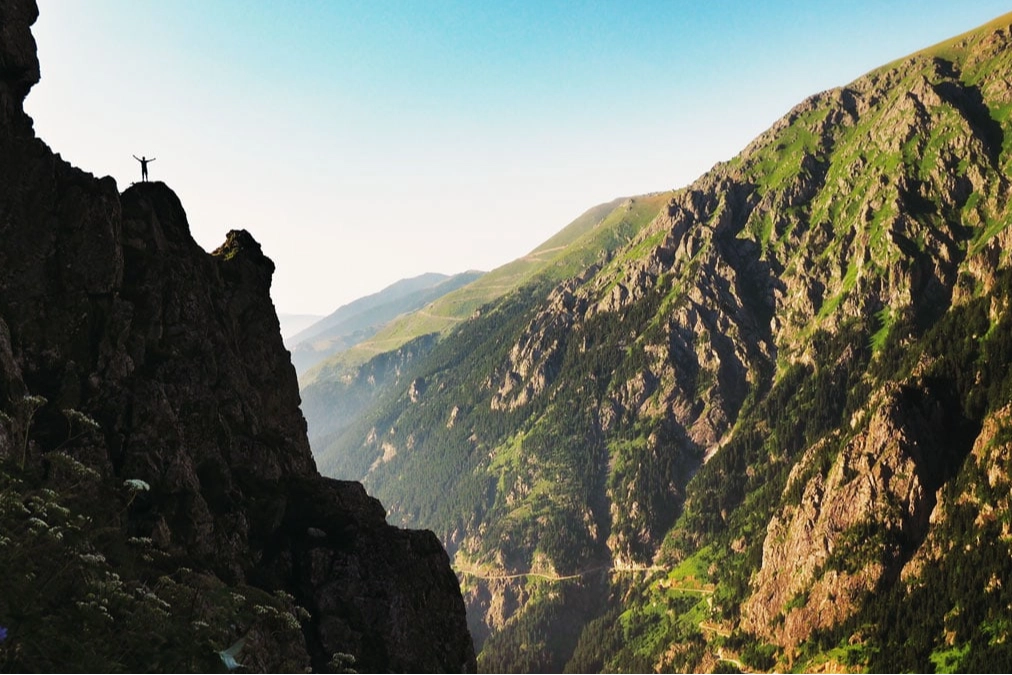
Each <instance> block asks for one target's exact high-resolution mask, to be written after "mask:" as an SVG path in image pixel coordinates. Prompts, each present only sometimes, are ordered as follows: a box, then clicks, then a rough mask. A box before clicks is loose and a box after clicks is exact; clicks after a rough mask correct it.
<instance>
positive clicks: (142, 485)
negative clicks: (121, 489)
mask: <svg viewBox="0 0 1012 675" xmlns="http://www.w3.org/2000/svg"><path fill="white" fill-rule="evenodd" d="M123 485H125V486H127V488H129V489H130V490H131V491H133V492H147V491H148V490H150V489H151V486H150V485H148V484H147V482H145V481H142V480H141V479H140V478H127V479H126V480H125V481H123Z"/></svg>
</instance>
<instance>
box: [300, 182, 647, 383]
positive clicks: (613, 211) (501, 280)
mask: <svg viewBox="0 0 1012 675" xmlns="http://www.w3.org/2000/svg"><path fill="white" fill-rule="evenodd" d="M666 201H667V196H666V195H665V194H664V193H660V194H654V195H644V196H642V197H636V198H630V199H616V200H614V201H611V202H608V203H606V204H600V205H598V206H595V207H594V208H592V209H589V210H588V211H586V212H585V213H584V214H582V215H581V216H580V217H579V218H577V219H576V220H574V221H573V222H572V223H570V224H569V225H567V226H566V227H565V228H563V229H562V230H561V231H560V232H559V233H558V234H556V235H554V236H553V237H552V238H551V239H549V240H547V241H546V242H544V243H543V244H541V245H540V246H538V247H537V248H536V249H534V250H533V251H531V252H530V253H528V254H527V255H525V256H524V257H522V258H518V259H517V260H514V261H512V262H509V263H507V264H505V265H503V266H501V267H498V268H496V269H494V270H492V271H491V272H488V273H487V274H485V275H483V276H482V277H481V278H480V279H477V280H476V281H474V282H472V283H470V284H468V285H466V286H464V287H463V288H459V289H457V290H455V291H453V292H451V293H447V294H446V295H444V296H443V297H441V298H439V299H438V300H435V301H433V302H432V303H430V304H428V305H426V306H425V307H423V308H421V309H419V310H418V311H415V312H411V313H407V314H405V315H404V316H402V317H399V318H397V319H396V320H394V321H391V322H390V323H389V324H388V325H386V326H385V327H384V328H383V329H382V330H380V331H379V332H377V333H376V334H375V335H374V336H372V337H371V338H369V339H366V340H363V341H362V342H360V343H359V344H357V345H355V346H354V347H352V348H350V349H348V350H346V351H344V352H342V353H341V354H338V355H336V356H335V357H334V358H332V359H328V360H327V361H325V362H323V363H321V364H319V365H318V366H317V367H316V368H313V369H312V370H311V371H309V372H308V373H306V374H305V375H304V376H303V378H302V382H303V385H304V386H305V385H308V384H311V383H313V382H316V381H319V380H328V379H334V378H339V377H342V376H344V375H345V374H347V372H348V371H349V369H353V368H355V367H358V366H360V365H362V364H364V363H366V362H367V361H368V360H369V359H371V358H373V357H375V356H377V355H379V354H383V353H387V352H393V351H396V350H397V349H398V348H400V347H402V346H403V345H405V344H407V343H408V342H410V341H412V340H414V339H416V338H418V337H420V336H422V335H428V334H431V333H439V334H441V335H445V334H447V333H448V332H450V331H451V330H453V328H455V327H456V326H457V325H459V324H460V323H461V322H463V321H465V320H467V319H468V318H470V317H471V316H473V315H474V314H475V312H477V311H478V310H479V309H480V308H481V307H482V306H483V305H486V304H488V303H490V302H492V301H494V300H496V299H497V298H499V297H502V296H503V295H505V294H506V293H508V292H511V291H515V290H516V289H518V288H521V287H522V286H524V285H525V284H529V283H531V282H532V281H533V280H535V279H536V278H544V279H550V280H554V281H558V280H560V279H564V278H566V277H568V276H571V275H573V274H575V273H577V272H578V271H580V270H582V269H584V268H586V267H587V266H588V265H589V264H591V263H593V262H594V261H595V260H596V259H597V258H599V257H600V256H602V255H604V254H605V252H607V251H611V250H614V249H615V248H616V247H617V246H618V245H620V244H621V243H623V242H625V241H627V240H628V239H629V238H630V237H631V236H632V235H633V234H634V233H635V232H637V231H638V230H639V228H641V227H643V225H645V224H646V223H648V222H650V221H651V220H653V218H654V217H655V216H656V215H657V212H658V211H659V210H660V208H661V207H662V206H663V205H664V204H665V203H666Z"/></svg>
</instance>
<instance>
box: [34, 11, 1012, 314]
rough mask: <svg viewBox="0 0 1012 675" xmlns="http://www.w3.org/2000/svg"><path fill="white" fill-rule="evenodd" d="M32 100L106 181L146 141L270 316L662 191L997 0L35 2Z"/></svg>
mask: <svg viewBox="0 0 1012 675" xmlns="http://www.w3.org/2000/svg"><path fill="white" fill-rule="evenodd" d="M39 5H40V12H41V16H40V18H39V21H38V22H37V23H36V25H35V30H34V33H35V38H36V41H37V42H38V45H39V58H40V60H41V63H42V82H41V83H40V84H39V85H37V86H36V87H35V89H33V91H32V93H31V94H30V95H29V97H28V101H27V104H26V108H27V110H28V112H29V114H30V115H32V117H33V118H34V119H35V129H36V132H37V133H38V134H39V136H41V137H42V138H43V139H45V140H46V141H47V142H48V143H49V145H50V146H51V147H52V148H53V149H54V150H55V151H56V152H59V153H61V154H62V155H63V157H64V158H65V159H67V160H68V161H70V162H72V163H73V164H76V165H77V166H79V167H81V168H83V169H86V170H88V171H91V172H92V173H95V174H96V175H107V174H108V175H111V176H113V177H114V178H116V180H117V182H118V184H119V186H120V189H121V190H122V189H125V188H126V187H127V186H128V185H129V183H130V182H131V181H134V180H137V179H138V178H139V176H140V166H139V165H138V163H137V162H136V161H134V159H133V158H132V157H131V155H134V154H136V155H138V156H140V155H147V156H148V157H155V158H156V161H155V162H154V163H153V164H151V165H150V177H151V179H152V180H163V181H165V182H166V183H167V184H168V185H169V186H170V187H172V188H173V189H174V190H175V191H176V193H177V194H178V195H179V197H180V199H181V200H182V202H183V206H184V207H185V208H186V211H187V214H188V216H189V220H190V226H191V229H192V231H193V234H194V237H195V238H196V240H197V241H198V242H199V243H200V244H201V245H202V246H203V247H204V248H206V249H208V250H213V249H214V248H216V247H217V246H219V245H220V244H221V243H222V242H223V241H224V236H225V232H227V231H228V230H229V229H233V228H245V229H248V230H249V231H250V232H252V233H253V236H254V237H256V239H257V240H258V241H260V243H261V244H263V247H264V251H265V252H266V253H267V255H269V256H270V257H271V258H272V259H273V260H274V262H275V263H276V265H277V271H276V272H275V275H274V286H273V290H272V293H273V297H274V302H275V305H276V306H277V308H278V311H279V312H309V313H317V314H327V313H330V312H331V311H333V310H334V309H336V308H337V307H338V306H340V305H342V304H344V303H346V302H349V301H351V300H353V299H355V298H357V297H360V296H362V295H365V294H368V293H372V292H375V291H377V290H379V289H380V288H382V287H383V286H386V285H388V284H390V283H392V282H394V281H396V280H398V279H401V278H405V277H409V276H414V275H417V274H421V273H423V272H444V273H455V272H461V271H464V270H467V269H485V270H487V269H492V268H493V267H496V266H498V265H501V264H503V263H506V262H508V261H510V260H512V259H514V258H516V257H519V256H521V255H523V254H524V253H526V252H527V251H529V250H530V249H532V248H534V247H535V246H537V245H538V244H539V243H540V242H541V241H543V240H545V239H547V238H548V237H550V236H551V235H552V234H554V233H555V232H557V231H558V230H559V229H561V228H562V227H563V226H565V225H566V224H567V223H568V222H569V221H570V220H572V219H573V218H575V217H576V216H578V215H579V214H580V213H582V212H583V211H584V210H586V209H587V208H589V207H591V206H594V205H595V204H598V203H601V202H604V201H608V200H610V199H613V198H615V197H619V196H627V195H634V194H641V193H645V192H652V191H657V190H666V189H670V188H674V187H680V186H682V185H685V184H687V183H688V182H690V181H692V180H693V179H695V178H696V177H698V176H699V174H701V173H703V172H704V171H706V170H707V169H709V168H710V167H711V166H712V165H713V164H714V163H715V162H717V161H720V160H725V159H728V158H730V157H731V156H733V155H734V154H736V153H737V152H738V151H739V150H741V149H742V148H743V147H744V146H745V145H746V144H747V143H748V142H749V141H750V140H751V139H752V138H753V137H755V136H756V135H757V134H759V133H760V132H761V131H762V130H764V129H765V128H766V127H768V126H769V125H770V124H771V123H772V122H773V121H774V120H776V119H777V118H778V117H780V116H781V115H783V114H784V113H786V112H787V111H788V110H789V109H790V108H791V107H792V106H793V105H794V104H796V103H798V102H799V101H800V100H801V99H803V98H804V97H806V96H808V95H810V94H813V93H816V92H818V91H821V90H823V89H827V88H830V87H834V86H839V85H843V84H846V83H847V82H849V81H851V80H853V79H855V78H857V77H858V76H860V75H861V74H863V73H864V72H867V71H868V70H870V69H872V68H874V67H876V66H878V65H881V64H883V63H885V62H888V61H891V60H893V59H896V58H899V57H901V56H904V55H906V54H908V53H910V52H913V51H916V50H918V49H920V48H922V47H927V46H929V45H930V44H933V43H935V42H938V41H941V40H943V39H945V38H947V37H951V36H953V35H956V34H958V33H961V32H964V31H966V30H969V29H971V28H974V27H976V26H977V25H979V24H982V23H985V22H986V21H989V20H990V19H993V18H995V17H996V16H998V15H1000V14H1002V13H1003V12H1006V11H1009V10H1010V9H1012V8H1010V7H1009V6H1008V5H1007V3H1005V2H998V1H991V0H959V1H958V2H954V1H953V0H867V1H866V0H860V1H858V0H854V1H846V2H843V1H840V0H793V1H788V0H781V1H775V0H767V1H765V2H764V1H762V0H752V1H750V2H745V1H734V2H732V1H729V0H694V1H691V2H690V1H687V0H672V1H669V2H633V1H632V0H616V1H614V2H609V1H600V2H578V1H569V2H554V1H550V0H525V1H523V2H510V1H508V0H499V1H497V2H496V1H488V2H478V1H477V0H473V1H464V2H459V1H458V2H453V1H440V0H429V1H426V2H414V1H411V0H400V1H397V2H386V1H383V0H334V1H332V2H326V1H322V0H317V1H315V2H314V1H309V0H305V1H301V2H294V1H292V2H266V1H263V2H254V1H253V0H172V1H171V2H154V1H148V0H88V1H87V2H84V1H81V0H40V1H39Z"/></svg>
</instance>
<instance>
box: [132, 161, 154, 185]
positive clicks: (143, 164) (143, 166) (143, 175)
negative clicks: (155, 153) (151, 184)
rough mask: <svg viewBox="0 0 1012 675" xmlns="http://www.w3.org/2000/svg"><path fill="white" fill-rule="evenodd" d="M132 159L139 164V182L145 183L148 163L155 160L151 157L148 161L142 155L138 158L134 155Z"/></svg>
mask: <svg viewBox="0 0 1012 675" xmlns="http://www.w3.org/2000/svg"><path fill="white" fill-rule="evenodd" d="M134 159H136V160H137V161H138V162H140V163H141V180H142V181H145V182H147V180H148V162H153V161H155V158H154V157H152V158H151V159H148V158H147V157H145V156H144V155H141V156H140V157H138V156H137V155H134Z"/></svg>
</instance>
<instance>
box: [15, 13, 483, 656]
mask: <svg viewBox="0 0 1012 675" xmlns="http://www.w3.org/2000/svg"><path fill="white" fill-rule="evenodd" d="M37 14H38V10H37V8H36V6H35V3H34V2H32V1H31V0H28V1H23V0H2V1H0V408H6V407H8V406H10V405H13V404H12V401H16V400H19V399H20V398H21V397H23V396H26V395H29V394H31V395H39V396H43V397H45V399H46V400H47V404H46V405H45V406H44V407H43V408H41V409H40V410H39V411H38V413H37V414H36V415H35V417H34V419H33V421H32V424H31V427H30V428H29V429H20V428H15V427H16V426H17V425H18V422H17V420H15V419H13V418H12V419H10V420H9V421H8V422H4V423H3V424H0V455H10V453H11V452H12V448H13V447H14V446H13V443H12V441H11V439H12V438H14V434H15V433H17V434H19V436H18V437H19V438H20V437H21V436H20V435H21V434H27V438H28V443H27V452H28V461H36V462H38V461H40V460H41V457H42V456H43V455H44V454H45V453H46V452H47V451H50V450H53V449H54V448H56V447H57V446H59V445H60V444H61V443H63V442H64V441H65V440H66V431H65V429H66V422H65V421H64V420H63V419H62V416H61V413H60V411H61V410H66V409H74V410H78V411H81V412H83V413H85V414H86V415H88V416H89V417H91V418H92V419H94V420H96V421H97V422H98V423H99V425H100V426H101V434H100V436H98V437H96V439H95V440H93V441H90V442H89V445H88V446H87V447H84V448H81V449H79V454H78V456H79V457H80V458H82V459H84V460H86V461H87V462H88V463H90V464H91V465H92V466H94V467H95V468H98V469H99V470H100V471H102V472H103V474H105V475H115V476H119V477H121V478H124V479H125V478H137V479H141V480H144V481H146V482H147V483H149V484H150V485H151V491H150V493H148V494H147V495H146V496H145V497H144V498H143V499H139V500H138V501H137V503H135V504H133V505H132V507H131V512H130V517H129V519H128V523H129V527H130V528H131V530H132V531H133V532H134V533H136V534H137V535H139V536H150V537H152V538H153V539H154V541H155V542H156V544H157V545H158V546H159V547H160V548H161V549H162V550H164V551H166V552H169V553H171V554H174V555H180V556H186V557H187V558H188V559H189V560H191V561H193V563H194V564H195V565H199V566H201V567H202V568H203V569H206V570H208V571H211V572H213V573H215V574H217V575H218V576H219V577H221V578H222V579H224V580H226V581H238V580H242V581H246V582H249V583H254V584H257V585H260V586H263V587H265V588H268V589H285V590H288V591H289V592H291V593H292V594H294V595H295V597H296V598H297V599H298V600H299V602H300V603H301V604H303V605H304V606H306V607H307V608H308V609H309V610H310V611H311V613H312V615H313V620H312V621H311V622H310V625H311V628H306V629H305V630H304V633H305V634H306V640H307V648H308V651H309V654H310V656H311V657H312V660H313V664H314V666H315V667H316V668H318V669H319V668H322V667H324V666H325V665H326V663H327V661H328V660H329V658H330V655H331V654H333V653H334V652H338V651H341V652H346V653H351V654H354V655H355V657H356V659H357V662H356V668H358V669H360V670H387V671H397V670H414V671H450V672H452V671H462V670H463V671H467V670H473V669H474V667H475V664H474V653H473V648H472V646H471V640H470V637H469V635H468V633H467V629H466V624H465V617H464V605H463V602H462V600H461V596H460V591H459V587H458V585H457V581H456V577H455V576H454V575H453V573H452V571H451V570H450V567H449V561H448V559H447V557H446V553H445V552H444V551H443V549H442V547H441V546H440V545H439V542H438V540H437V539H436V538H435V536H434V535H432V534H431V533H429V532H416V531H403V530H398V529H396V528H393V527H390V526H389V525H387V523H386V521H385V514H384V510H383V508H382V506H381V505H380V504H379V502H378V501H376V500H374V499H372V498H370V497H368V496H367V495H366V494H365V491H364V490H363V489H362V487H361V485H359V484H357V483H348V482H340V481H333V480H329V479H325V478H322V477H321V476H320V475H319V473H318V472H317V470H316V466H315V463H314V461H313V458H312V454H311V453H310V450H309V445H308V442H307V439H306V424H305V420H304V419H303V417H302V414H301V412H300V411H299V394H298V386H297V382H296V377H295V372H294V370H293V368H292V366H291V363H290V361H289V358H288V354H287V352H286V351H285V349H284V346H283V344H282V339H281V335H280V332H279V326H278V320H277V316H276V314H275V311H274V307H273V304H272V302H271V299H270V293H269V291H270V283H271V276H272V274H273V271H274V264H273V263H272V262H271V261H270V259H269V258H267V257H266V256H265V255H264V254H263V252H262V251H261V249H260V245H259V244H258V243H257V242H256V241H255V240H254V239H253V237H252V236H251V235H250V234H249V233H247V232H245V231H232V232H230V233H229V234H228V235H227V238H226V241H225V243H224V244H223V245H222V246H221V247H220V248H219V249H218V250H216V251H214V252H213V253H211V254H208V253H207V252H205V251H203V250H202V249H201V248H200V247H199V246H198V245H197V244H196V243H195V242H194V240H193V238H192V237H191V235H190V232H189V226H188V223H187V220H186V214H185V212H184V210H183V207H182V205H181V204H180V202H179V200H178V198H177V197H176V195H175V194H174V193H173V192H172V190H170V189H169V188H168V187H167V186H166V185H164V184H162V183H157V182H154V183H141V184H137V185H134V186H132V187H130V188H129V189H128V190H126V191H125V192H124V193H123V194H122V195H121V194H119V193H118V191H117V187H116V184H115V181H113V180H112V179H111V178H103V179H97V178H95V177H94V176H92V175H91V174H88V173H85V172H83V171H81V170H79V169H76V168H74V167H72V166H70V165H69V164H67V163H66V162H64V161H63V160H62V159H60V157H59V156H58V155H54V154H53V152H52V151H51V150H50V149H49V148H48V147H47V146H46V145H45V144H44V143H43V142H42V141H41V140H39V139H38V138H36V137H35V135H34V133H33V131H32V121H31V119H30V118H29V117H28V116H27V115H25V113H24V112H23V109H22V102H23V100H24V97H25V96H26V95H27V93H28V91H29V90H30V88H31V86H32V85H33V84H34V83H35V82H37V81H38V78H39V66H38V61H37V58H36V55H35V44H34V40H33V39H32V36H31V32H30V26H31V24H32V22H33V21H34V20H35V18H36V16H37Z"/></svg>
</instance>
